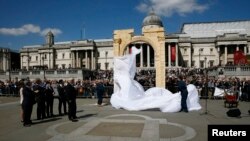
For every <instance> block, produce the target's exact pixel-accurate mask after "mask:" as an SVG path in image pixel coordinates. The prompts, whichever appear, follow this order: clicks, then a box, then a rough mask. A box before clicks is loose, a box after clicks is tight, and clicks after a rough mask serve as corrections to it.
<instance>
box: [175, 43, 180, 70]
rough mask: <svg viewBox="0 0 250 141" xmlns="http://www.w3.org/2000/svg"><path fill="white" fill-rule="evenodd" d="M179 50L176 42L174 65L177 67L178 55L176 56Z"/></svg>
mask: <svg viewBox="0 0 250 141" xmlns="http://www.w3.org/2000/svg"><path fill="white" fill-rule="evenodd" d="M178 52H179V50H178V44H177V43H176V44H175V53H176V54H175V66H176V67H178V66H179V56H178V54H179V53H178Z"/></svg>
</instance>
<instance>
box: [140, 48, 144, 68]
mask: <svg viewBox="0 0 250 141" xmlns="http://www.w3.org/2000/svg"><path fill="white" fill-rule="evenodd" d="M140 49H141V53H140V67H141V68H142V67H143V47H142V44H141V48H140Z"/></svg>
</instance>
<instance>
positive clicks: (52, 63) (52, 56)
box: [51, 51, 55, 69]
mask: <svg viewBox="0 0 250 141" xmlns="http://www.w3.org/2000/svg"><path fill="white" fill-rule="evenodd" d="M54 59H55V58H54V53H53V51H52V53H51V69H54Z"/></svg>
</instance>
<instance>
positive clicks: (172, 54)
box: [171, 44, 176, 62]
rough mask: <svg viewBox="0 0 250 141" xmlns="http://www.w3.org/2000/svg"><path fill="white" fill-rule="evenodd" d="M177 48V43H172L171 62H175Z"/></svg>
mask: <svg viewBox="0 0 250 141" xmlns="http://www.w3.org/2000/svg"><path fill="white" fill-rule="evenodd" d="M175 54H176V48H175V45H174V44H173V45H171V62H175Z"/></svg>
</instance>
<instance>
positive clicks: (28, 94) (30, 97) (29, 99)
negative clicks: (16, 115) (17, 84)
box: [22, 80, 35, 127]
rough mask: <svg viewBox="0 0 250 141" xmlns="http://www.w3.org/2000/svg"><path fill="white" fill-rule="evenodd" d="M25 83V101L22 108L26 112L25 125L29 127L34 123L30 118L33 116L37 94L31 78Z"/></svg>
mask: <svg viewBox="0 0 250 141" xmlns="http://www.w3.org/2000/svg"><path fill="white" fill-rule="evenodd" d="M24 85H25V86H24V88H23V102H22V108H23V114H24V120H23V126H26V127H27V126H30V125H31V124H32V121H31V119H30V118H31V113H32V108H33V104H34V103H35V96H34V93H33V91H32V90H31V82H30V81H29V80H25V82H24Z"/></svg>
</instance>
